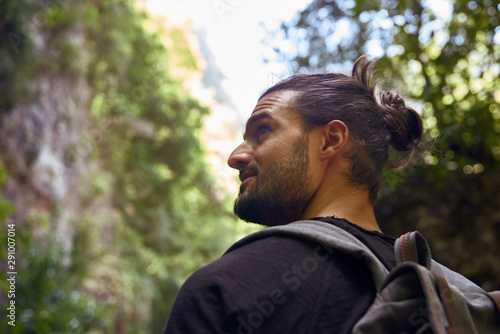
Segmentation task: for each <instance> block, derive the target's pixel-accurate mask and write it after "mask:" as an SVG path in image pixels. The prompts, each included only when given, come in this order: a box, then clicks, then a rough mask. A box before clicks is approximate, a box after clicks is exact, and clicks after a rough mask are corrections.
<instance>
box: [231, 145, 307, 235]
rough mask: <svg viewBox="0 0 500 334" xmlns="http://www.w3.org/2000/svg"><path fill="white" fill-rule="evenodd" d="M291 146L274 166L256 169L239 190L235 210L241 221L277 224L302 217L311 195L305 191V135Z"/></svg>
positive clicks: (268, 224)
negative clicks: (286, 153)
mask: <svg viewBox="0 0 500 334" xmlns="http://www.w3.org/2000/svg"><path fill="white" fill-rule="evenodd" d="M290 147H292V148H293V149H292V150H291V153H290V154H289V155H288V156H287V157H285V159H283V160H282V161H281V162H280V163H279V164H278V165H277V166H276V165H275V166H273V167H268V168H267V169H266V170H259V171H258V173H257V175H256V177H255V179H254V180H253V182H252V183H251V184H250V185H249V186H248V187H247V189H246V190H244V191H242V190H241V189H240V194H239V196H238V198H236V200H235V202H234V213H235V214H236V215H237V216H238V217H240V218H241V219H242V220H244V221H246V222H249V223H256V224H261V225H266V226H276V225H284V224H288V223H290V222H293V221H296V220H299V219H300V218H301V217H302V213H303V212H304V210H305V208H306V206H307V204H308V203H309V200H310V198H311V196H312V194H310V193H309V191H308V185H309V182H310V179H311V175H310V173H309V158H308V147H309V140H308V136H307V135H304V136H302V137H301V138H299V139H298V141H297V143H292V144H291V145H290ZM248 168H250V169H251V168H255V169H256V167H252V166H249V167H248ZM255 169H254V171H255Z"/></svg>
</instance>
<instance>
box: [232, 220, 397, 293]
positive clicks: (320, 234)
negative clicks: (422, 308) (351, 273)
mask: <svg viewBox="0 0 500 334" xmlns="http://www.w3.org/2000/svg"><path fill="white" fill-rule="evenodd" d="M276 235H287V236H292V237H298V238H301V239H306V240H309V241H313V242H317V243H319V244H320V245H321V246H322V247H323V248H325V249H326V250H327V251H328V252H329V253H333V252H339V253H343V254H349V255H351V256H354V257H356V258H357V259H360V260H362V261H363V262H364V263H365V264H366V265H367V267H368V268H369V269H370V271H371V272H372V276H373V281H374V283H375V287H376V288H377V290H378V289H379V288H380V287H381V286H382V283H383V281H384V279H385V277H386V276H387V275H388V270H387V269H386V268H385V266H384V265H383V264H382V262H380V260H379V259H378V258H377V256H376V255H375V254H373V252H372V251H371V250H370V249H369V248H368V247H367V246H366V245H365V244H363V243H362V242H361V241H360V240H358V239H357V238H356V237H354V236H353V235H352V234H350V233H348V232H347V231H345V230H343V229H341V228H340V227H337V226H335V225H333V224H328V223H324V222H321V221H316V220H300V221H296V222H293V223H290V224H287V225H281V226H273V227H268V228H265V229H263V230H261V231H258V232H255V233H252V234H250V235H247V236H246V237H244V238H243V239H241V240H239V241H237V242H236V243H235V244H233V245H232V246H231V247H230V248H229V249H228V250H227V251H226V252H225V253H224V254H227V253H229V252H231V251H233V250H235V249H237V248H239V247H242V246H244V245H246V244H249V243H251V242H254V241H256V240H259V239H263V238H266V237H270V236H276Z"/></svg>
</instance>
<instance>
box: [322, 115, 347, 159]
mask: <svg viewBox="0 0 500 334" xmlns="http://www.w3.org/2000/svg"><path fill="white" fill-rule="evenodd" d="M322 135H323V137H322V140H323V148H322V150H321V155H322V157H323V158H325V159H327V158H331V157H332V156H335V155H338V154H339V153H342V152H344V150H345V149H346V148H347V144H348V143H349V128H348V127H347V125H345V123H344V122H342V121H339V120H333V121H331V122H329V123H328V124H325V125H324V126H323V129H322Z"/></svg>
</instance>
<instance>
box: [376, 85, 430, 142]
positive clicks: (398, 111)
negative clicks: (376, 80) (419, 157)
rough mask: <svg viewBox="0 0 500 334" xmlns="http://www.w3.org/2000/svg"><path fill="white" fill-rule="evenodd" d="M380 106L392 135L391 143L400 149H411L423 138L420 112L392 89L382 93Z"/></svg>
mask: <svg viewBox="0 0 500 334" xmlns="http://www.w3.org/2000/svg"><path fill="white" fill-rule="evenodd" d="M380 106H381V109H382V114H383V117H384V121H385V124H386V127H387V130H388V131H389V133H390V135H391V141H390V144H391V145H392V147H394V148H395V149H396V150H398V151H410V150H412V149H413V148H415V147H416V146H417V145H418V143H419V142H420V139H421V138H422V132H423V125H422V119H421V118H420V116H419V115H418V113H417V112H416V111H415V110H414V109H412V108H410V107H407V106H406V104H405V102H404V100H403V99H402V98H401V97H400V96H399V95H397V94H393V93H392V92H390V91H387V92H381V93H380Z"/></svg>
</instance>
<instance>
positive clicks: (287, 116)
mask: <svg viewBox="0 0 500 334" xmlns="http://www.w3.org/2000/svg"><path fill="white" fill-rule="evenodd" d="M373 65H374V62H373V61H368V60H367V59H366V58H364V57H362V58H360V59H358V60H357V61H356V63H355V64H354V67H353V71H352V75H351V76H348V75H345V74H339V73H317V74H297V75H294V76H292V77H290V78H289V79H286V80H284V81H281V82H279V83H277V84H276V85H274V86H273V87H271V88H269V89H268V90H267V91H266V92H264V94H263V95H262V96H261V98H260V99H259V102H258V104H257V106H256V108H255V110H254V111H253V113H252V116H251V117H250V119H249V121H248V123H247V130H246V132H245V138H244V139H245V141H244V142H243V143H242V144H241V145H240V146H239V147H238V148H237V149H236V150H235V151H234V152H233V153H232V154H231V156H230V158H229V160H228V163H229V165H230V166H231V167H233V168H236V169H239V170H240V179H241V180H242V185H241V188H240V195H239V197H238V199H237V200H236V202H235V213H236V214H238V215H239V216H240V218H242V219H244V220H247V221H252V222H258V223H261V224H265V225H274V224H282V223H287V222H290V221H291V220H297V219H300V218H301V215H300V213H302V212H303V211H304V210H305V209H306V207H307V205H308V204H309V202H310V201H311V199H312V197H313V195H314V193H315V192H316V191H317V189H318V187H319V184H318V182H319V180H323V179H324V178H323V177H324V175H325V171H326V169H325V168H337V167H338V166H339V165H340V162H343V164H342V168H337V170H338V171H339V172H340V173H337V174H336V176H335V177H336V178H342V177H343V178H345V179H346V181H347V182H349V183H350V184H352V185H353V186H356V187H358V188H360V189H364V190H365V191H366V192H368V193H369V197H370V200H371V202H374V200H375V198H376V194H377V190H378V184H379V181H378V180H379V175H380V173H381V171H382V169H383V167H384V164H385V163H386V161H387V158H388V146H389V144H390V145H392V146H393V147H394V148H395V149H397V150H400V151H412V152H413V151H414V150H415V149H416V145H417V144H418V142H419V141H420V138H421V134H422V122H421V120H420V117H419V116H418V114H417V113H416V112H415V111H414V110H413V109H411V108H408V107H406V105H405V104H404V101H403V100H402V99H401V98H400V97H399V96H397V95H393V94H392V93H382V94H381V99H380V100H381V101H380V104H379V103H378V102H377V101H376V99H375V96H374V86H375V83H374V78H373V77H372V72H373V71H372V69H373ZM311 136H312V137H311ZM311 140H312V143H311ZM318 145H321V147H319V146H318ZM310 148H312V149H310ZM325 148H329V151H325V152H326V153H325V152H323V150H325ZM327 153H329V154H327ZM345 161H348V166H347V167H345V165H346V163H345ZM318 174H321V175H318ZM249 176H250V178H248V177H249ZM338 190H339V189H331V191H332V192H335V191H338ZM279 217H284V218H283V219H284V220H286V221H284V222H281V219H280V220H279V221H277V219H278V218H279ZM273 222H276V223H273Z"/></svg>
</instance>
